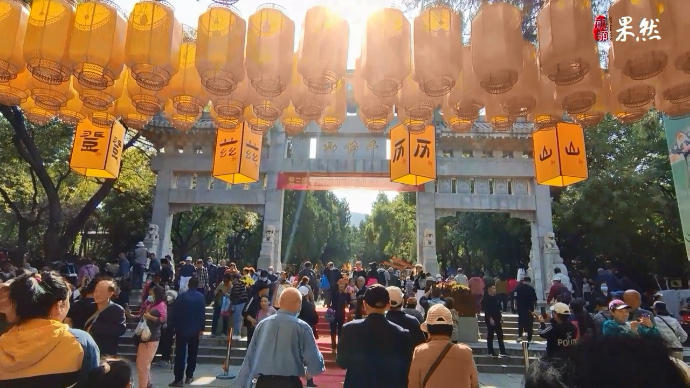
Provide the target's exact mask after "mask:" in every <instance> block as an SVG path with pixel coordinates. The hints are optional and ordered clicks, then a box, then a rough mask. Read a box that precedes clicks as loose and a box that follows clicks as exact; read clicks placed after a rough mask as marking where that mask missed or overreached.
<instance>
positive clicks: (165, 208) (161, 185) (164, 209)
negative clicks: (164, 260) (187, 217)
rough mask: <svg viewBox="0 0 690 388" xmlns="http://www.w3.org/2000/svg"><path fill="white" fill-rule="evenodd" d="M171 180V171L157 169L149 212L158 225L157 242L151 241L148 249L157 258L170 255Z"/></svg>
mask: <svg viewBox="0 0 690 388" xmlns="http://www.w3.org/2000/svg"><path fill="white" fill-rule="evenodd" d="M172 181H173V173H172V171H170V170H161V171H158V176H157V177H156V191H155V193H154V196H153V212H152V214H151V223H152V224H154V225H157V226H158V242H157V243H156V244H153V242H151V243H150V245H151V246H150V249H151V251H152V252H154V253H155V254H156V257H159V258H160V257H163V256H165V255H171V256H172V242H171V240H170V232H171V231H172V218H173V213H172V210H171V208H170V202H169V198H170V188H171V186H172Z"/></svg>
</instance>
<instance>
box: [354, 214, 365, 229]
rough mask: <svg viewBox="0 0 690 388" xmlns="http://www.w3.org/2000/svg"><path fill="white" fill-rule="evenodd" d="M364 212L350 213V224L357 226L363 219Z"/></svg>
mask: <svg viewBox="0 0 690 388" xmlns="http://www.w3.org/2000/svg"><path fill="white" fill-rule="evenodd" d="M366 216H367V215H366V214H362V213H350V225H352V226H359V223H360V222H362V221H364V218H365V217H366Z"/></svg>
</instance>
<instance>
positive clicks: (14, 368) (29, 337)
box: [0, 271, 100, 388]
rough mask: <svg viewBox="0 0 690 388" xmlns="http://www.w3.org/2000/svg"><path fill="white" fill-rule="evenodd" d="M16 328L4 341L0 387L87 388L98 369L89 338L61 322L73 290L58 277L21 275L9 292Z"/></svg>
mask: <svg viewBox="0 0 690 388" xmlns="http://www.w3.org/2000/svg"><path fill="white" fill-rule="evenodd" d="M9 303H10V304H11V306H12V311H13V314H14V322H13V325H12V327H11V328H10V329H9V331H8V332H7V333H5V334H4V335H2V336H0V371H2V372H1V373H0V387H3V388H19V387H21V388H26V387H51V388H67V387H74V386H78V387H83V386H85V385H84V384H85V383H86V376H87V374H88V372H89V371H90V370H91V369H93V368H96V367H98V364H99V361H100V352H99V350H98V346H97V345H96V343H95V342H94V340H93V338H91V336H90V335H89V334H88V333H86V332H84V331H82V330H78V329H71V328H70V327H69V326H67V325H66V324H64V323H62V321H63V320H64V319H65V317H66V316H67V311H69V308H70V287H69V285H68V283H67V282H66V281H65V280H64V279H63V278H62V276H60V274H59V273H57V272H55V271H49V272H43V273H42V274H40V275H38V274H33V273H28V274H23V275H21V276H19V277H17V278H15V280H14V281H13V282H12V284H10V286H9Z"/></svg>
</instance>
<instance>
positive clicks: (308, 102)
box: [287, 53, 326, 122]
mask: <svg viewBox="0 0 690 388" xmlns="http://www.w3.org/2000/svg"><path fill="white" fill-rule="evenodd" d="M298 62H299V54H298V53H295V55H294V57H293V62H292V81H291V82H290V85H289V87H288V89H287V93H289V94H290V100H291V101H292V105H293V106H294V107H295V111H296V112H297V114H298V115H299V116H300V117H301V118H302V119H303V120H305V121H306V122H309V121H312V120H318V119H319V118H320V117H321V115H322V114H323V110H324V108H325V106H326V99H325V96H324V95H323V94H318V93H315V92H313V91H311V90H309V87H308V86H307V81H304V79H303V77H302V75H301V74H300V73H299V72H298V71H297V64H298Z"/></svg>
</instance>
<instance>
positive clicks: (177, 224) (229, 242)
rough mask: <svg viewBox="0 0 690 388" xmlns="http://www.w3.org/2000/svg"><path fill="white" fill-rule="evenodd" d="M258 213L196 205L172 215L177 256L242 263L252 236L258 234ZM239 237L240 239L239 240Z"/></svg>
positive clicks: (174, 252)
mask: <svg viewBox="0 0 690 388" xmlns="http://www.w3.org/2000/svg"><path fill="white" fill-rule="evenodd" d="M258 226H259V217H258V215H257V214H256V213H253V212H249V211H246V210H244V209H240V208H236V207H229V206H228V207H219V206H195V207H194V208H192V210H190V211H186V212H181V213H176V214H175V215H174V216H173V223H172V233H171V239H172V243H173V254H174V255H175V256H176V257H186V256H192V257H193V258H195V259H197V258H206V257H209V256H210V257H213V258H215V259H229V258H230V259H232V260H236V261H239V260H238V259H241V258H242V256H243V253H244V248H245V247H246V243H247V242H248V241H249V239H248V237H249V234H252V233H257V234H259V235H260V234H261V233H260V232H259V231H258ZM238 236H239V237H240V238H237V237H238Z"/></svg>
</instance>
